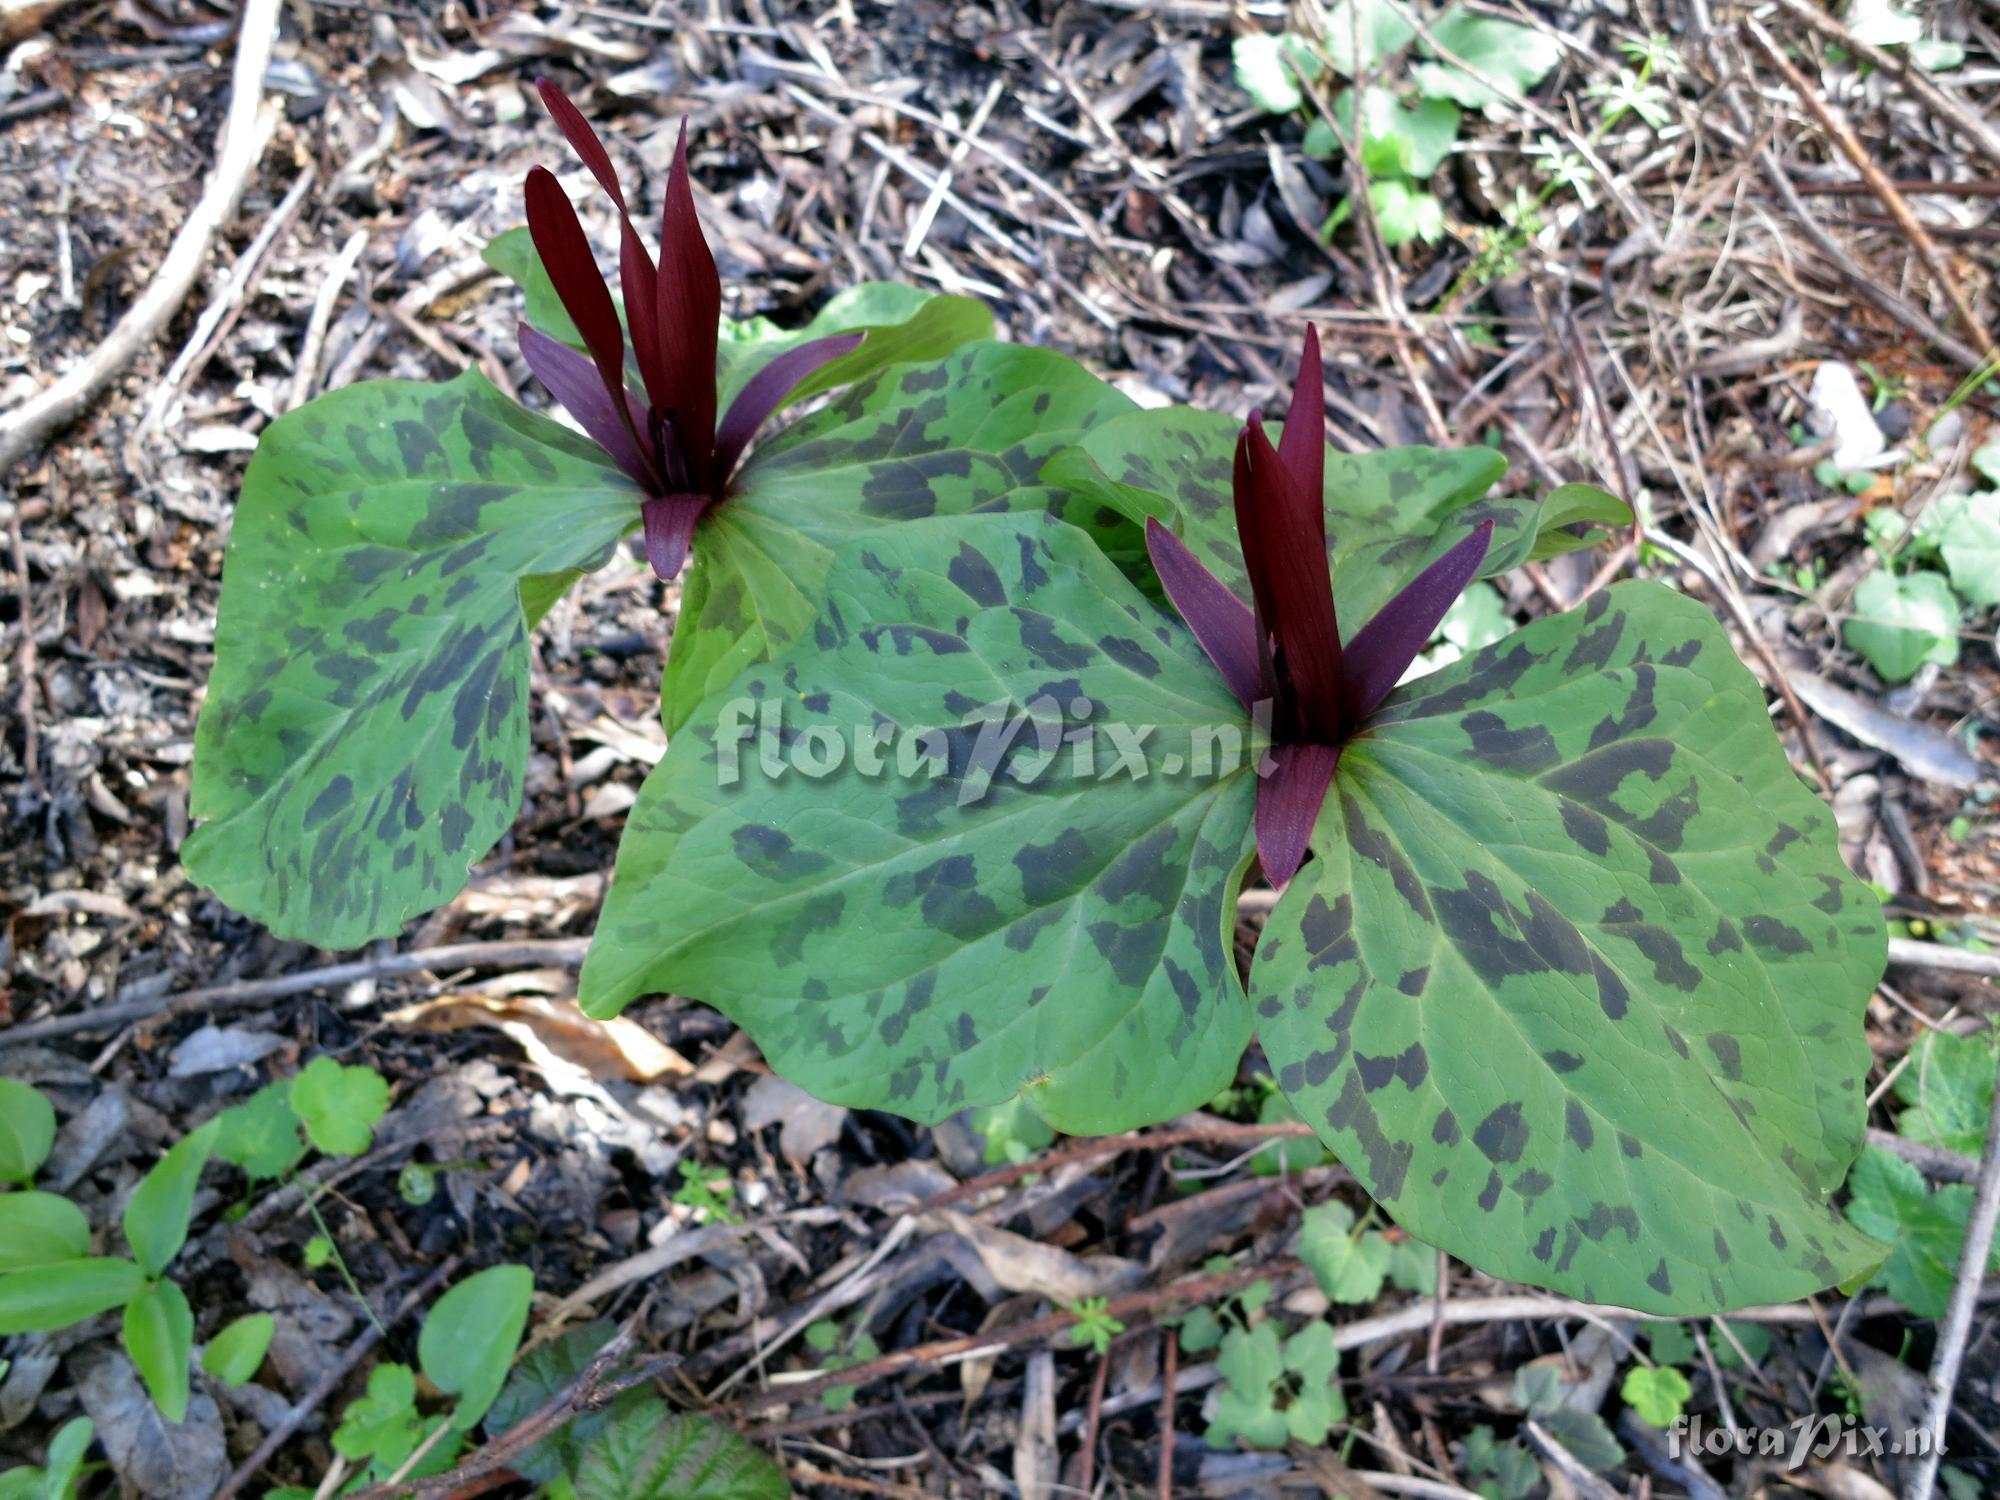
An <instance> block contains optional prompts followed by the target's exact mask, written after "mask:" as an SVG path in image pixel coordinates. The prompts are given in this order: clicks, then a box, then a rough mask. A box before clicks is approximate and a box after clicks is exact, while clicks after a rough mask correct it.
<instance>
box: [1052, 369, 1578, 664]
mask: <svg viewBox="0 0 2000 1500" xmlns="http://www.w3.org/2000/svg"><path fill="white" fill-rule="evenodd" d="M1242 428H1243V424H1242V422H1240V421H1238V420H1237V419H1236V418H1234V417H1227V416H1223V415H1221V414H1219V413H1216V412H1201V411H1191V410H1188V409H1186V408H1180V407H1173V408H1166V409H1161V410H1156V411H1138V412H1132V413H1130V414H1128V415H1126V416H1122V417H1116V418H1113V419H1112V420H1110V421H1107V422H1104V423H1102V424H1101V425H1099V426H1096V427H1094V428H1092V430H1091V431H1090V432H1089V433H1087V434H1085V435H1084V436H1083V437H1082V438H1081V439H1079V440H1078V441H1077V442H1076V443H1075V444H1073V445H1072V446H1070V447H1068V448H1065V449H1064V450H1063V451H1062V452H1061V453H1058V454H1057V455H1056V456H1055V457H1054V458H1053V459H1051V460H1050V462H1049V463H1048V464H1047V465H1046V466H1045V467H1044V468H1043V470H1042V478H1043V480H1044V481H1045V482H1046V483H1048V484H1051V485H1057V486H1060V487H1062V488H1064V489H1067V490H1069V491H1072V492H1073V493H1074V494H1075V495H1077V496H1078V497H1080V498H1081V499H1083V500H1086V501H1090V502H1094V503H1096V504H1098V505H1102V506H1104V507H1105V508H1106V509H1109V510H1112V511H1116V512H1119V513H1122V514H1124V515H1126V516H1129V517H1131V519H1132V520H1133V521H1134V522H1137V523H1139V524H1142V525H1143V524H1144V522H1145V520H1146V518H1147V517H1148V516H1151V517H1155V518H1157V519H1158V520H1159V521H1160V523H1161V524H1162V525H1164V526H1166V527H1167V528H1168V529H1169V530H1171V531H1173V532H1174V533H1176V534H1177V535H1178V536H1179V537H1180V538H1181V540H1182V541H1184V542H1186V543H1187V545H1188V547H1189V549H1190V550H1191V551H1193V553H1194V555H1195V556H1196V557H1197V558H1198V559H1200V561H1201V562H1202V564H1203V565H1204V566H1206V567H1207V568H1208V569H1209V571H1210V572H1212V573H1214V574H1215V576H1216V577H1217V578H1219V579H1221V580H1222V581H1223V583H1225V584H1226V585H1228V587H1229V588H1230V590H1231V591H1232V592H1233V593H1234V594H1235V595H1236V596H1237V597H1238V598H1239V599H1243V600H1246V601H1247V600H1248V599H1249V597H1250V580H1249V576H1248V574H1246V573H1245V572H1244V568H1243V550H1242V547H1241V546H1240V545H1239V544H1238V542H1237V539H1236V511H1235V506H1234V502H1233V500H1232V498H1231V491H1230V474H1231V470H1232V466H1233V462H1234V456H1235V451H1236V435H1237V433H1239V432H1240V431H1242ZM1506 472H1507V461H1506V459H1504V458H1502V457H1501V456H1500V455H1499V454H1498V453H1496V452H1494V451H1493V450H1492V449H1490V448H1453V449H1441V448H1389V449H1385V450H1382V451H1380V452H1376V453H1334V452H1331V451H1330V452H1328V454H1327V456H1326V487H1325V495H1326V538H1327V540H1326V550H1327V561H1328V564H1329V566H1331V567H1332V569H1333V592H1334V603H1335V606H1336V608H1337V609H1338V611H1339V614H1340V622H1341V628H1342V631H1343V632H1344V633H1346V634H1348V635H1352V634H1353V633H1354V632H1355V631H1357V630H1359V629H1360V628H1361V627H1362V626H1363V625H1365V624H1366V623H1367V622H1368V621H1369V620H1371V619H1373V618H1374V616H1375V612H1376V611H1377V610H1379V609H1380V608H1381V607H1382V606H1383V605H1384V604H1386V603H1388V602H1389V600H1390V598H1391V597H1393V596H1394V594H1395V593H1396V591H1397V590H1398V589H1399V588H1401V587H1402V586H1403V584H1404V583H1406V582H1408V581H1409V580H1410V579H1411V578H1413V577H1415V576H1416V575H1417V573H1419V572H1420V571H1422V570H1423V569H1424V568H1425V567H1427V566H1429V565H1430V564H1431V563H1433V562H1435V561H1436V560H1437V559H1438V558H1439V557H1441V556H1442V555H1443V554H1444V553H1445V552H1446V551H1448V550H1449V549H1450V548H1451V546H1452V544H1453V543H1455V542H1457V541H1459V540H1460V539H1461V538H1463V537H1464V535H1465V533H1466V532H1468V531H1470V530H1472V529H1473V528H1474V527H1476V526H1478V525H1479V524H1480V523H1481V522H1482V521H1491V522H1493V543H1492V546H1491V547H1490V548H1489V549H1488V551H1487V554H1486V561H1485V563H1484V564H1483V565H1482V567H1481V569H1480V576H1481V577H1487V578H1490V577H1493V576H1495V575H1496V574H1499V573H1504V572H1506V571H1507V570H1508V569H1510V568H1513V567H1516V566H1518V565H1519V564H1520V563H1522V562H1523V561H1525V560H1526V559H1527V558H1528V556H1529V554H1530V552H1531V551H1532V550H1533V549H1534V548H1535V547H1536V546H1537V544H1538V541H1539V539H1540V537H1541V535H1542V533H1543V530H1544V528H1545V527H1549V528H1553V527H1556V526H1559V525H1566V524H1571V523H1572V521H1573V520H1574V519H1582V518H1581V517H1578V516H1576V514H1575V512H1574V511H1573V510H1572V509H1571V507H1570V506H1568V505H1567V504H1565V505H1564V506H1563V507H1562V512H1561V515H1560V516H1556V515H1549V516H1548V517H1547V518H1546V519H1545V505H1544V502H1543V501H1539V500H1532V499H1528V498H1525V497H1518V498H1512V499H1504V500H1489V499H1487V498H1486V496H1487V491H1488V490H1490V489H1492V487H1493V486H1494V484H1495V483H1496V482H1497V481H1498V480H1499V479H1500V477H1501V476H1502V475H1503V474H1505V473H1506ZM1556 493H1557V494H1561V493H1562V491H1560V490H1559V491H1557V492H1556Z"/></svg>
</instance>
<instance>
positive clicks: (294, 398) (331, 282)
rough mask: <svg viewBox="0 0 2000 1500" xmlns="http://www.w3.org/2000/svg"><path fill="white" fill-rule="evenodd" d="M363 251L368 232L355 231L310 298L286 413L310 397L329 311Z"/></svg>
mask: <svg viewBox="0 0 2000 1500" xmlns="http://www.w3.org/2000/svg"><path fill="white" fill-rule="evenodd" d="M367 248H368V231H367V230H365V229H357V230H355V231H354V233H352V234H350V235H349V236H348V237H347V243H346V244H344V245H342V246H341V247H340V253H339V254H338V255H336V256H334V258H333V264H332V265H330V266H328V267H327V272H326V280H324V281H322V282H321V283H320V286H319V295H318V296H317V297H315V298H313V310H312V316H311V318H309V319H308V320H307V322H306V336H305V341H304V342H303V343H302V344H301V345H300V346H299V363H298V369H297V371H296V372H295V373H294V375H293V376H292V393H291V395H290V397H288V398H287V399H286V402H285V410H286V411H291V410H292V409H293V408H295V407H300V406H304V405H305V404H306V399H307V398H308V397H309V396H311V395H312V387H313V376H314V375H316V374H318V373H319V356H320V351H321V350H322V349H323V348H325V347H326V330H327V328H328V326H329V325H330V324H332V322H333V309H334V307H335V305H336V304H337V303H338V302H339V301H340V294H341V292H342V291H343V290H344V289H345V288H346V286H347V278H348V277H350V276H352V275H353V274H354V268H355V266H356V265H357V264H358V263H359V262H360V260H361V252H362V251H363V250H365V249H367Z"/></svg>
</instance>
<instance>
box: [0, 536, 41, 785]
mask: <svg viewBox="0 0 2000 1500" xmlns="http://www.w3.org/2000/svg"><path fill="white" fill-rule="evenodd" d="M7 534H8V538H9V540H10V541H11V542H12V544H13V549H14V594H15V610H14V614H15V622H14V624H15V628H16V629H17V630H19V631H20V632H21V638H20V640H19V641H18V642H16V643H15V646H14V672H15V675H16V676H17V677H18V678H19V679H20V681H19V683H18V684H17V686H16V689H15V707H16V711H17V712H18V713H19V714H20V716H21V773H22V779H23V781H24V782H25V783H26V785H27V787H28V788H29V790H31V791H32V792H33V793H34V794H35V795H37V796H40V795H41V791H42V770H41V760H42V757H41V749H40V745H41V735H40V732H39V730H38V729H37V727H36V713H35V695H36V694H37V693H38V692H39V691H40V687H39V679H37V677H36V676H35V610H34V604H33V601H32V600H31V599H30V598H29V593H28V543H27V540H26V538H24V537H23V536H22V534H21V506H20V502H19V501H18V500H17V501H14V502H13V503H11V504H9V505H8V507H7Z"/></svg>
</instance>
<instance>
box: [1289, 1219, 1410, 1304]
mask: <svg viewBox="0 0 2000 1500" xmlns="http://www.w3.org/2000/svg"><path fill="white" fill-rule="evenodd" d="M1299 1259H1300V1260H1302V1261H1304V1262H1305V1263H1306V1266H1307V1268H1308V1269H1309V1270H1310V1271H1311V1272H1312V1273H1313V1279H1314V1280H1315V1281H1317V1282H1318V1283H1319V1288H1320V1290H1321V1291H1323V1292H1325V1293H1326V1294H1327V1296H1329V1297H1330V1298H1332V1299H1333V1300H1334V1301H1335V1302H1373V1301H1374V1300H1375V1299H1376V1297H1378V1296H1380V1295H1381V1292H1382V1282H1383V1280H1384V1279H1385V1278H1386V1277H1387V1276H1388V1274H1389V1242H1388V1241H1387V1240H1385V1239H1383V1238H1382V1236H1381V1235H1379V1234H1376V1233H1373V1232H1370V1233H1366V1234H1358V1235H1357V1234H1356V1233H1355V1232H1354V1210H1352V1209H1351V1208H1349V1207H1348V1206H1347V1205H1346V1204H1345V1203H1342V1202H1340V1201H1339V1200H1338V1199H1334V1200H1331V1201H1329V1202H1326V1203H1321V1204H1318V1205H1317V1206H1315V1207H1313V1208H1309V1209H1307V1210H1306V1212H1305V1217H1304V1219H1303V1220H1302V1221H1301V1223H1300V1226H1299Z"/></svg>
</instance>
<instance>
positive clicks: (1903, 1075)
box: [0, 1031, 2000, 1201]
mask: <svg viewBox="0 0 2000 1500" xmlns="http://www.w3.org/2000/svg"><path fill="white" fill-rule="evenodd" d="M1996 1058H2000V1033H1996V1032H1992V1031H1987V1032H1982V1033H1979V1034H1977V1035H1974V1036H1954V1035H1952V1034H1951V1033H1950V1032H1945V1031H1926V1032H1925V1033H1924V1034H1923V1035H1922V1036H1921V1037H1919V1038H1918V1039H1917V1043H1916V1045H1915V1046H1914V1047H1912V1048H1911V1049H1910V1054H1909V1062H1908V1064H1907V1065H1906V1066H1905V1067H1904V1068H1903V1070H1902V1071H1901V1072H1900V1073H1898V1074H1897V1075H1896V1097H1897V1098H1898V1099H1900V1100H1901V1101H1902V1102H1903V1103H1904V1104H1905V1105H1907V1106H1908V1108H1906V1109H1905V1110H1904V1111H1903V1113H1902V1116H1901V1118H1899V1119H1898V1120H1897V1121H1896V1131H1897V1133H1898V1134H1899V1135H1902V1136H1904V1137H1906V1138H1907V1139H1909V1140H1913V1141H1922V1142H1924V1143H1925V1144H1926V1145H1931V1146H1942V1147H1944V1149H1945V1150H1947V1151H1956V1152H1958V1153H1959V1155H1961V1156H1971V1157H1977V1156H1979V1155H1980V1154H1981V1152H1982V1151H1984V1149H1985V1145H1986V1121H1987V1118H1988V1117H1989V1116H1990V1115H1991V1114H1992V1112H1993V1083H1994V1069H1995V1060H1996ZM0 1201H4V1200H0Z"/></svg>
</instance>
